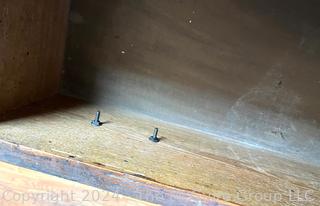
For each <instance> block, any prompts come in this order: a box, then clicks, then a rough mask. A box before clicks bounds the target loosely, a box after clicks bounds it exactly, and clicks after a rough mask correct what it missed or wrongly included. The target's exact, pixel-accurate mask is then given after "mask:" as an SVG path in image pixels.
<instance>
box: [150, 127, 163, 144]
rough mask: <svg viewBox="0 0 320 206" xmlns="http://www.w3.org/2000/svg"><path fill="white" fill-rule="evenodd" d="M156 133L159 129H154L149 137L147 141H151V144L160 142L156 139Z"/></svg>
mask: <svg viewBox="0 0 320 206" xmlns="http://www.w3.org/2000/svg"><path fill="white" fill-rule="evenodd" d="M158 132H159V129H158V128H155V129H154V131H153V135H152V136H151V137H149V140H151V141H152V142H160V139H159V138H158Z"/></svg>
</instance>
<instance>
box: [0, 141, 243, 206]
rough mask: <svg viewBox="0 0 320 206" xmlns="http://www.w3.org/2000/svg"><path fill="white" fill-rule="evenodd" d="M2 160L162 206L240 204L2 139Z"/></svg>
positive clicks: (0, 146) (232, 205) (230, 205)
mask: <svg viewBox="0 0 320 206" xmlns="http://www.w3.org/2000/svg"><path fill="white" fill-rule="evenodd" d="M0 161H3V162H6V163H10V164H13V165H16V166H20V167H24V168H27V169H32V170H35V171H39V172H43V173H47V174H50V175H53V176H57V177H61V178H64V179H67V180H72V181H75V182H79V183H82V184H86V185H89V186H93V187H96V188H99V189H103V190H108V191H110V192H114V193H118V194H121V195H125V196H128V197H132V198H135V199H139V200H143V201H147V202H151V203H155V204H161V205H177V206H179V205H181V206H184V205H210V206H236V205H238V204H234V203H231V202H226V201H223V200H221V199H218V198H215V197H209V196H206V195H203V194H199V193H196V192H193V191H188V190H183V189H181V188H175V187H172V186H169V185H163V184H160V183H158V182H154V181H152V180H149V179H147V178H143V177H139V176H136V175H134V174H128V173H123V172H119V171H116V170H113V169H111V168H106V167H100V166H96V165H92V164H89V163H85V162H81V161H78V160H74V159H70V158H65V157H62V156H58V155H55V154H51V153H47V152H43V151H40V150H36V149H32V148H29V147H25V146H23V145H18V144H15V143H10V142H7V141H4V140H0Z"/></svg>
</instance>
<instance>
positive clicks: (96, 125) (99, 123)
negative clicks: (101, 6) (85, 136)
mask: <svg viewBox="0 0 320 206" xmlns="http://www.w3.org/2000/svg"><path fill="white" fill-rule="evenodd" d="M100 114H101V113H100V111H97V112H96V117H95V119H94V120H92V121H91V125H92V126H95V127H99V126H101V125H102V123H101V122H100Z"/></svg>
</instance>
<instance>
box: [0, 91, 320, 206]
mask: <svg viewBox="0 0 320 206" xmlns="http://www.w3.org/2000/svg"><path fill="white" fill-rule="evenodd" d="M98 108H99V107H97V106H95V105H90V104H86V103H83V102H80V101H76V100H73V99H68V98H63V97H61V98H60V97H58V98H57V99H52V100H49V101H48V102H46V103H43V104H37V105H33V106H30V107H27V108H25V109H24V110H21V111H19V112H18V113H16V112H14V113H12V114H9V115H7V116H6V120H5V121H2V123H1V124H0V137H1V138H2V139H3V140H6V141H10V142H15V143H17V144H21V145H26V146H28V147H31V148H35V149H40V150H42V151H47V152H49V153H52V154H57V155H60V156H64V157H71V158H74V159H77V160H80V161H82V162H86V163H90V164H98V165H100V166H101V167H103V168H108V169H112V170H117V171H120V172H124V173H127V174H131V175H134V176H139V177H144V178H145V179H149V180H152V181H155V182H159V183H162V184H165V185H168V186H172V187H176V188H183V189H185V190H191V191H194V192H197V193H201V194H205V195H208V196H211V197H215V198H218V199H223V200H226V201H228V202H233V203H237V204H241V205H274V204H276V205H306V204H308V205H317V204H318V202H319V200H320V192H319V190H320V189H319V188H320V169H319V167H317V166H313V165H308V164H306V163H301V162H297V161H295V160H292V159H288V157H285V156H278V155H277V154H273V153H270V152H268V151H265V150H257V149H254V148H250V147H245V146H244V145H239V144H237V143H235V142H231V141H230V142H224V141H222V140H219V139H217V138H216V139H215V137H212V136H210V135H207V134H202V133H199V132H197V131H193V130H190V129H188V128H182V127H178V126H177V125H169V124H167V123H164V122H161V121H158V120H154V119H151V118H149V117H145V116H138V115H136V114H133V113H130V112H128V111H122V110H118V109H114V108H110V109H107V110H104V111H103V112H102V121H108V122H107V123H106V124H104V125H103V126H102V127H99V128H94V127H92V126H91V125H90V120H91V119H92V118H93V116H94V114H95V111H96V110H97V109H98ZM153 127H159V128H160V133H159V134H160V136H161V137H162V140H161V142H160V143H158V144H154V143H152V142H150V141H149V140H148V136H150V134H151V133H152V129H153ZM295 194H307V199H306V200H308V202H305V201H298V200H296V199H295V196H294V195H295ZM262 195H265V196H267V197H271V200H270V198H269V199H268V198H262V199H261V196H262ZM277 195H278V196H280V197H281V198H280V199H276V198H278V196H277Z"/></svg>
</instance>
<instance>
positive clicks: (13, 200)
mask: <svg viewBox="0 0 320 206" xmlns="http://www.w3.org/2000/svg"><path fill="white" fill-rule="evenodd" d="M0 204H1V205H3V206H22V205H24V206H31V205H32V206H53V205H55V206H75V205H77V206H113V205H119V206H122V205H123V206H147V205H149V206H151V205H155V204H151V203H147V202H143V201H140V200H135V199H132V198H129V197H126V196H123V195H120V194H115V193H112V192H108V191H103V190H100V189H98V188H94V187H89V186H87V185H83V184H79V183H76V182H72V181H68V180H65V179H62V178H58V177H54V176H50V175H47V174H43V173H40V172H36V171H33V170H29V169H25V168H21V167H17V166H13V165H10V164H7V163H3V162H0Z"/></svg>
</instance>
